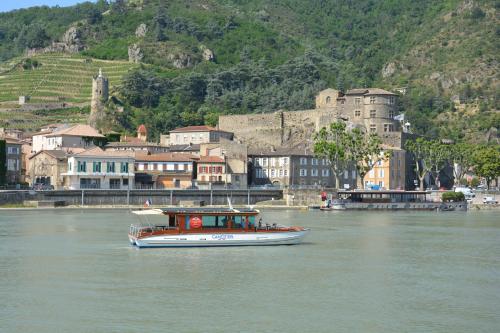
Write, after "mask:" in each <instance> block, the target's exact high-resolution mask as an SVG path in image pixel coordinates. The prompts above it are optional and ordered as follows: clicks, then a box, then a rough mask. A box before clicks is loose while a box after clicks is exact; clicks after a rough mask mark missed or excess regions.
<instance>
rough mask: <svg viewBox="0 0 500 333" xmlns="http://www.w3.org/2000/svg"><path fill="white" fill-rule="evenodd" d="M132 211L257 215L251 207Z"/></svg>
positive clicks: (149, 213)
mask: <svg viewBox="0 0 500 333" xmlns="http://www.w3.org/2000/svg"><path fill="white" fill-rule="evenodd" d="M133 213H134V214H137V215H257V214H259V211H258V210H256V209H253V208H240V209H231V208H212V207H201V208H200V207H192V208H191V207H189V208H180V207H179V208H177V207H175V208H158V209H147V210H137V211H134V212H133Z"/></svg>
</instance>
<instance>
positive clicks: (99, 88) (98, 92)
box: [88, 68, 109, 127]
mask: <svg viewBox="0 0 500 333" xmlns="http://www.w3.org/2000/svg"><path fill="white" fill-rule="evenodd" d="M108 93H109V82H108V78H107V77H105V76H104V75H102V70H101V69H100V68H99V74H98V75H97V76H94V77H93V78H92V100H91V102H90V116H89V121H88V122H89V125H90V126H92V127H98V125H99V121H100V120H103V119H104V116H105V114H104V104H105V103H106V102H107V101H108V97H109V95H108Z"/></svg>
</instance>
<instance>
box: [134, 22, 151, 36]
mask: <svg viewBox="0 0 500 333" xmlns="http://www.w3.org/2000/svg"><path fill="white" fill-rule="evenodd" d="M147 33H148V27H147V26H146V24H144V23H141V24H139V26H138V27H137V29H135V37H138V38H144V37H146V34H147Z"/></svg>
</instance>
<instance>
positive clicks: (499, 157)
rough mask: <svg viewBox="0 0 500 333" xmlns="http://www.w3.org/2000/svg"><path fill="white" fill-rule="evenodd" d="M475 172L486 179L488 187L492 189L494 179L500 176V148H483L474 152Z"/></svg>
mask: <svg viewBox="0 0 500 333" xmlns="http://www.w3.org/2000/svg"><path fill="white" fill-rule="evenodd" d="M473 159H474V172H475V173H476V175H478V176H479V177H484V178H485V179H486V185H487V186H488V189H489V188H490V183H491V180H492V179H496V178H498V177H499V176H500V149H499V146H495V147H487V146H483V147H481V148H479V149H476V151H475V152H474V157H473Z"/></svg>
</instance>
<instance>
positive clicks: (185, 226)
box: [128, 208, 309, 248]
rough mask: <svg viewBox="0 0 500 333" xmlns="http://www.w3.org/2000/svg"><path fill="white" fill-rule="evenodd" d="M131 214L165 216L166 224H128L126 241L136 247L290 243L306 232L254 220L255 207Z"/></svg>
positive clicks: (301, 238)
mask: <svg viewBox="0 0 500 333" xmlns="http://www.w3.org/2000/svg"><path fill="white" fill-rule="evenodd" d="M133 213H134V214H137V215H164V216H166V217H168V220H167V222H168V223H165V224H161V225H151V224H148V225H142V224H141V225H136V224H133V225H131V226H130V231H129V234H128V238H129V240H130V243H131V244H132V245H135V246H137V247H140V248H142V247H196V246H249V245H254V246H255V245H292V244H298V243H300V242H301V241H302V240H303V238H304V237H305V236H306V235H307V234H308V233H309V229H306V228H302V227H288V226H284V225H280V224H276V223H274V224H264V223H262V219H259V220H258V222H257V221H256V219H257V218H258V216H259V213H260V212H259V211H258V210H255V209H241V210H237V209H233V208H164V209H148V210H139V211H133Z"/></svg>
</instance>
